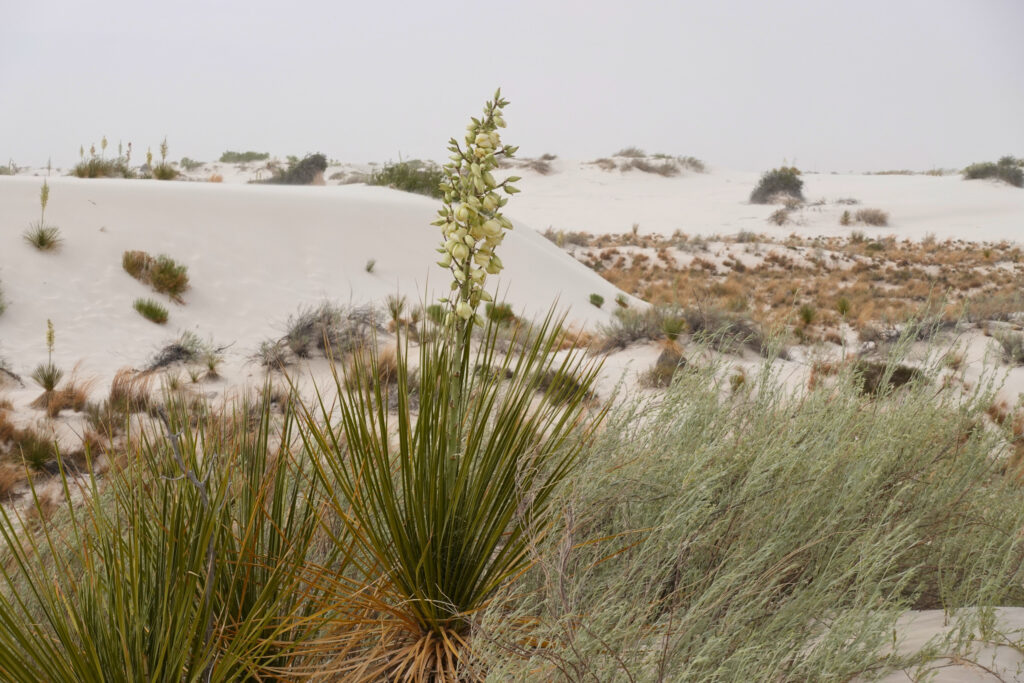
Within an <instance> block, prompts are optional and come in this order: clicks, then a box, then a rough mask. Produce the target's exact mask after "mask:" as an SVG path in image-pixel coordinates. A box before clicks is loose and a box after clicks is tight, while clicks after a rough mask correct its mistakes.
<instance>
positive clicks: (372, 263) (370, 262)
mask: <svg viewBox="0 0 1024 683" xmlns="http://www.w3.org/2000/svg"><path fill="white" fill-rule="evenodd" d="M376 267H377V259H373V258H372V259H367V261H366V263H365V264H364V265H363V270H365V271H366V272H367V273H372V272H373V269H374V268H376Z"/></svg>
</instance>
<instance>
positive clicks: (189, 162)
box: [178, 157, 203, 172]
mask: <svg viewBox="0 0 1024 683" xmlns="http://www.w3.org/2000/svg"><path fill="white" fill-rule="evenodd" d="M178 163H179V164H180V165H181V167H182V168H183V169H185V170H186V171H189V172H192V171H194V170H196V169H197V168H200V167H201V166H202V165H203V162H202V161H196V160H195V159H189V158H188V157H182V158H181V161H180V162H178Z"/></svg>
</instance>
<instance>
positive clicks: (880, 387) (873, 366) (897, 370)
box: [853, 360, 924, 395]
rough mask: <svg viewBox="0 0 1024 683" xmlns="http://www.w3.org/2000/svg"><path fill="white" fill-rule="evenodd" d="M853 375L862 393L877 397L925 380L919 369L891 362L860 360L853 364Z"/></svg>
mask: <svg viewBox="0 0 1024 683" xmlns="http://www.w3.org/2000/svg"><path fill="white" fill-rule="evenodd" d="M853 375H854V384H855V385H856V386H857V387H858V388H860V390H861V391H862V392H864V393H865V394H876V395H877V394H880V393H882V392H885V391H890V390H892V389H899V388H900V387H904V386H906V385H908V384H909V383H910V382H914V381H916V382H921V381H923V380H924V373H922V372H921V370H919V369H918V368H914V367H911V366H909V365H904V364H903V363H899V362H890V361H873V360H859V361H857V362H856V363H854V364H853Z"/></svg>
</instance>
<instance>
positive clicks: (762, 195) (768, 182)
mask: <svg viewBox="0 0 1024 683" xmlns="http://www.w3.org/2000/svg"><path fill="white" fill-rule="evenodd" d="M803 187H804V181H802V180H800V171H799V170H797V169H796V168H793V167H792V166H783V167H781V168H775V169H772V170H771V171H766V172H765V174H764V175H762V176H761V180H760V182H758V184H757V187H755V188H754V191H753V192H751V193H750V203H751V204H768V203H770V202H771V201H772V200H773V199H774V198H776V197H778V196H780V195H786V196H788V197H793V198H794V199H799V200H803V198H804V193H803Z"/></svg>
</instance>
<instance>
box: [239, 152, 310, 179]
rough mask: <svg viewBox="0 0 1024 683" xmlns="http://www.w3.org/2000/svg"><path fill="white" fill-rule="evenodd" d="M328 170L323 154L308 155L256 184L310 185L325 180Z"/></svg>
mask: <svg viewBox="0 0 1024 683" xmlns="http://www.w3.org/2000/svg"><path fill="white" fill-rule="evenodd" d="M326 170H327V157H325V156H324V155H323V154H319V153H317V154H308V155H306V156H305V157H304V158H303V159H301V160H295V161H294V162H292V163H289V164H288V168H286V169H281V170H278V171H277V172H275V173H274V175H273V176H272V177H270V178H267V179H266V180H260V181H256V182H260V183H267V184H270V185H310V184H312V183H313V182H314V181H316V180H317V179H318V178H319V179H321V180H322V179H323V173H324V171H326Z"/></svg>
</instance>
